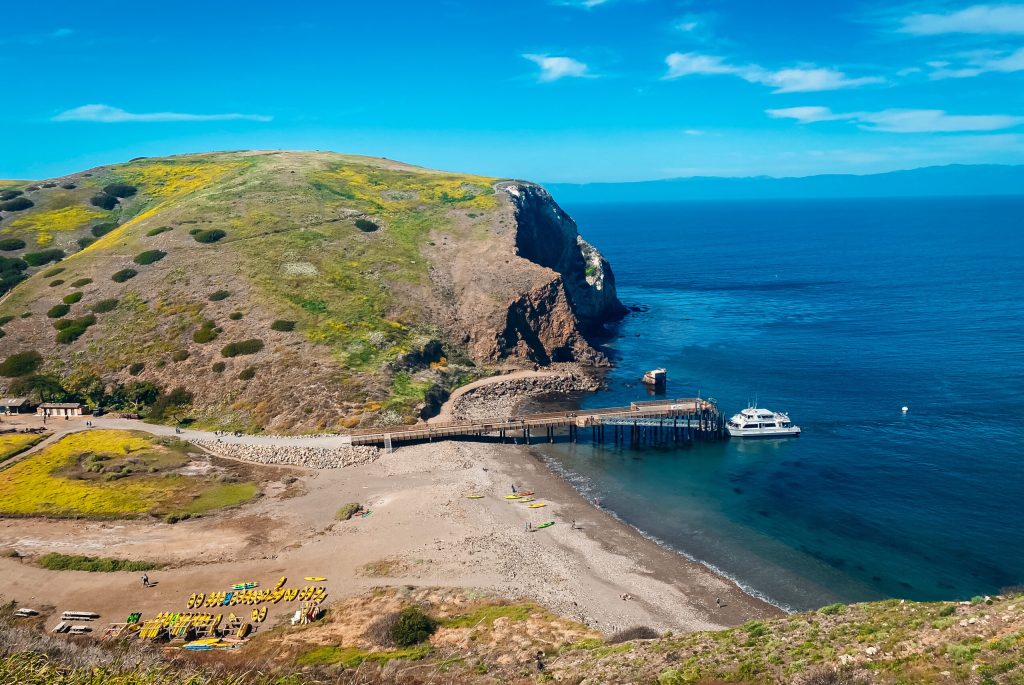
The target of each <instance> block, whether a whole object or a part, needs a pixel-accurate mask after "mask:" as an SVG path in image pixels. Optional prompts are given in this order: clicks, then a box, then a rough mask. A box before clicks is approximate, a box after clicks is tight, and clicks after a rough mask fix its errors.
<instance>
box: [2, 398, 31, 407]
mask: <svg viewBox="0 0 1024 685" xmlns="http://www.w3.org/2000/svg"><path fill="white" fill-rule="evenodd" d="M26 404H28V398H27V397H5V398H3V399H2V400H0V407H24V406H25V405H26Z"/></svg>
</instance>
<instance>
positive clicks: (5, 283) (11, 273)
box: [0, 257, 28, 295]
mask: <svg viewBox="0 0 1024 685" xmlns="http://www.w3.org/2000/svg"><path fill="white" fill-rule="evenodd" d="M27 268H28V263H27V262H26V261H25V260H24V259H18V258H17V257H0V295H3V294H4V293H6V292H7V291H8V290H10V289H11V288H13V287H14V286H16V285H18V284H19V283H21V282H22V281H24V280H25V279H26V278H27V276H25V273H24V272H25V269H27Z"/></svg>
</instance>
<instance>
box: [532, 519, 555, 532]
mask: <svg viewBox="0 0 1024 685" xmlns="http://www.w3.org/2000/svg"><path fill="white" fill-rule="evenodd" d="M553 525H555V522H554V521H548V522H547V523H542V524H540V525H539V526H537V527H536V528H537V530H540V529H541V528H547V527H548V526H553Z"/></svg>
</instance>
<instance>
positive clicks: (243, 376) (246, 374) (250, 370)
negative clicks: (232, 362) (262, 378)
mask: <svg viewBox="0 0 1024 685" xmlns="http://www.w3.org/2000/svg"><path fill="white" fill-rule="evenodd" d="M253 378H256V367H255V366H249V367H247V368H244V369H242V372H241V373H239V374H238V380H241V381H251V380H252V379H253Z"/></svg>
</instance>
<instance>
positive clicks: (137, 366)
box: [128, 362, 146, 376]
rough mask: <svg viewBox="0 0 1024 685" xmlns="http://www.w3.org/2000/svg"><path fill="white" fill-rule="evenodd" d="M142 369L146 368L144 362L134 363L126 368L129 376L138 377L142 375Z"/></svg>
mask: <svg viewBox="0 0 1024 685" xmlns="http://www.w3.org/2000/svg"><path fill="white" fill-rule="evenodd" d="M144 368H146V364H145V363H144V362H135V363H134V364H132V365H131V366H129V367H128V373H129V374H131V375H132V376H138V375H139V374H140V373H142V370H143V369H144Z"/></svg>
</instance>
